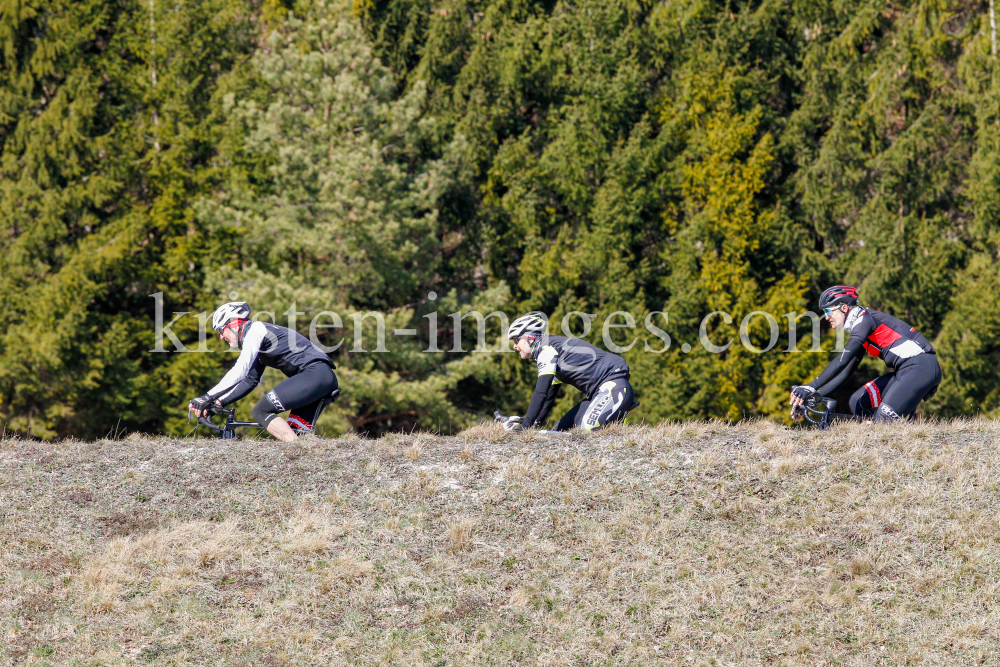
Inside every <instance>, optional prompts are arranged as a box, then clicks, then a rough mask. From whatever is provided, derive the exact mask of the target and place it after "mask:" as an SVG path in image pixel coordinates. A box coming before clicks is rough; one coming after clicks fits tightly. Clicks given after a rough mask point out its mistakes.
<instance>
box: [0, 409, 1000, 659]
mask: <svg viewBox="0 0 1000 667" xmlns="http://www.w3.org/2000/svg"><path fill="white" fill-rule="evenodd" d="M998 484H1000V422H993V421H957V422H948V423H940V424H934V423H929V424H923V425H908V426H902V427H879V428H876V427H873V426H872V425H870V424H869V425H844V426H838V427H836V428H835V429H832V430H830V431H827V432H823V433H820V432H817V431H812V430H799V429H788V428H785V427H782V426H778V425H775V424H772V423H769V422H759V423H749V424H741V425H737V426H728V425H723V424H716V423H707V424H706V423H701V424H685V425H679V424H674V425H662V426H658V427H655V428H652V427H634V426H632V427H620V428H618V429H616V430H613V431H611V432H605V433H601V434H598V435H593V436H588V435H584V434H571V435H566V436H556V435H542V434H537V433H526V434H517V435H508V434H504V433H503V432H502V431H501V430H498V429H496V428H495V427H493V426H492V425H483V426H479V427H475V428H472V429H470V430H468V431H466V432H464V433H463V434H461V435H459V436H457V437H451V438H442V437H434V436H430V435H421V434H414V435H390V436H387V437H385V438H382V439H380V440H363V439H360V438H357V437H346V438H341V439H337V440H323V439H312V438H310V439H308V440H303V441H300V442H298V443H295V444H293V445H283V444H279V443H275V442H272V441H269V440H239V441H236V442H232V443H229V444H223V443H222V442H221V441H215V440H180V439H167V438H131V439H126V440H116V441H112V440H108V441H102V442H96V443H82V442H63V443H58V444H51V445H50V444H43V443H38V442H29V441H22V440H11V439H8V440H4V441H2V442H0V517H2V519H0V521H2V524H0V637H2V644H0V664H4V665H11V664H17V665H43V664H48V665H95V666H96V665H145V664H148V665H285V664H294V665H341V664H359V665H427V666H445V665H449V666H450V665H740V666H743V665H833V664H837V665H910V664H912V665H971V664H994V665H995V664H1000V587H998V577H1000V545H998V540H1000V525H998V523H1000V522H998V517H1000V488H998Z"/></svg>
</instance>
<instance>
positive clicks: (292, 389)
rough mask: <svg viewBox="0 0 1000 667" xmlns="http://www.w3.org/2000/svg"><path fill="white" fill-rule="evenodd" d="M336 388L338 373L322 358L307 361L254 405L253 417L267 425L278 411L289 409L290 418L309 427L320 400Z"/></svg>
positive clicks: (313, 423)
mask: <svg viewBox="0 0 1000 667" xmlns="http://www.w3.org/2000/svg"><path fill="white" fill-rule="evenodd" d="M336 388H337V376H336V375H334V374H333V369H332V368H330V366H329V365H327V364H324V363H322V362H316V363H312V364H309V365H308V366H306V367H305V368H303V369H302V372H300V373H296V374H295V375H293V376H292V377H290V378H288V379H287V380H285V381H284V382H282V383H281V384H279V385H278V386H276V387H275V388H274V389H272V390H271V391H269V392H267V393H266V394H264V397H263V398H261V399H260V400H259V401H257V405H255V406H254V407H253V418H254V419H255V420H256V421H257V423H258V424H260V425H261V426H264V427H267V425H268V424H270V423H271V420H273V419H274V418H275V417H277V416H278V413H279V412H284V411H285V410H291V414H290V415H289V419H291V418H295V420H296V421H298V422H302V421H304V422H305V424H306V426H305V427H304V428H303V427H300V428H302V430H311V429H312V427H313V426H315V425H316V418H317V417H318V416H319V410H320V407H321V406H322V404H323V401H324V400H325V399H326V398H327V397H329V396H330V394H332V393H333V390H334V389H336Z"/></svg>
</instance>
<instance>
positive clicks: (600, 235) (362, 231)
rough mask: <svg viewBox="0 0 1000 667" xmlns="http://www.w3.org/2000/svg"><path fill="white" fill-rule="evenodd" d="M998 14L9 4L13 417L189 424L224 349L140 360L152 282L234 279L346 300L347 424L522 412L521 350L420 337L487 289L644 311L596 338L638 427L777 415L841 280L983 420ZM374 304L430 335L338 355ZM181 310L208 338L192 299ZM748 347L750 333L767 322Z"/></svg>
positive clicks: (99, 431) (513, 303)
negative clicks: (718, 348)
mask: <svg viewBox="0 0 1000 667" xmlns="http://www.w3.org/2000/svg"><path fill="white" fill-rule="evenodd" d="M986 7H987V6H986V5H985V4H983V5H974V4H972V5H970V4H968V3H961V2H957V1H956V0H919V1H912V2H904V3H902V4H899V3H897V4H893V5H889V4H886V3H884V2H882V1H881V0H864V1H863V2H861V3H860V4H858V3H856V2H855V3H848V2H844V1H843V0H826V1H821V0H792V1H791V2H784V1H779V0H763V1H761V2H755V3H742V4H740V3H737V4H733V3H724V2H720V1H717V0H697V1H695V2H688V3H676V2H671V3H652V2H646V1H645V0H638V1H637V0H622V1H616V2H606V1H598V0H581V1H580V2H575V3H567V2H559V1H555V0H552V1H546V2H527V1H525V0H471V1H466V2H457V1H456V0H357V1H354V2H347V1H346V0H330V1H329V2H324V1H321V0H298V1H292V0H262V1H261V2H259V3H258V2H252V3H249V4H248V3H245V2H236V1H235V0H202V1H199V2H195V1H194V0H179V1H178V2H172V3H168V4H163V3H160V2H153V3H152V4H150V3H149V2H147V1H146V0H143V1H142V2H138V1H137V0H120V1H116V2H96V1H94V0H79V1H74V2H66V1H65V0H59V1H56V2H45V3H42V2H38V1H35V0H31V1H26V2H21V3H16V4H15V5H12V6H11V8H8V9H5V10H4V11H2V12H0V59H2V61H0V171H2V179H0V214H2V215H0V325H2V327H0V418H2V420H3V421H4V422H5V424H6V428H8V429H9V430H14V431H17V432H20V433H25V434H31V435H34V436H39V437H54V436H60V435H76V436H83V437H95V436H101V435H104V434H106V433H108V432H113V431H114V430H115V428H116V427H117V428H119V429H121V428H125V429H143V430H151V431H156V430H159V431H163V430H169V431H174V432H180V430H181V429H182V428H183V406H184V404H185V402H186V399H187V398H189V397H191V396H193V395H196V394H198V393H201V392H202V391H204V389H205V387H207V386H209V385H210V384H211V383H212V382H213V381H214V380H215V379H216V378H217V377H218V376H219V375H220V374H221V373H222V372H223V371H224V369H225V365H226V364H227V363H228V361H229V360H230V359H231V358H232V357H231V355H229V354H224V353H222V346H221V344H220V343H219V341H217V340H212V341H209V342H207V346H208V348H210V349H211V350H214V351H215V353H214V354H162V353H155V352H151V351H150V350H151V349H152V348H153V333H152V332H153V325H152V317H153V307H152V302H153V299H151V298H150V296H149V295H150V294H153V293H157V292H163V293H164V303H165V307H166V308H165V309H166V311H167V313H168V316H167V317H168V319H169V312H171V311H175V310H176V311H194V312H195V313H197V312H198V311H206V312H207V311H211V310H212V309H213V308H214V307H215V306H216V305H217V304H218V303H220V302H222V301H226V300H229V294H230V293H231V292H234V291H235V292H237V293H238V294H239V296H240V298H241V299H243V298H245V299H247V300H249V301H250V302H251V303H252V304H254V306H255V307H257V308H258V309H260V310H264V311H274V317H275V319H276V320H277V321H279V322H280V323H285V322H286V320H287V317H288V315H287V314H286V313H288V312H294V313H298V314H297V315H296V318H297V319H296V326H298V327H299V328H300V330H302V331H303V332H304V333H308V323H309V322H310V320H311V319H312V318H313V317H314V316H315V315H316V314H318V313H320V312H322V311H333V312H336V313H337V314H338V315H339V316H340V317H341V318H342V319H343V320H344V322H343V323H344V327H343V328H342V330H340V331H337V330H334V329H327V330H325V333H321V334H320V338H321V339H322V340H323V342H324V343H326V344H328V345H331V346H333V345H335V344H336V342H337V341H338V340H339V339H340V338H341V337H346V341H345V342H344V344H343V345H341V347H339V348H337V350H336V351H335V352H333V355H334V357H335V360H336V362H337V364H338V366H339V368H338V375H339V377H340V378H341V381H342V384H343V385H344V386H345V387H346V388H347V391H346V392H345V398H344V399H343V400H342V401H341V402H340V403H339V404H338V405H337V406H336V407H335V409H333V410H331V411H330V414H329V415H327V417H326V428H328V429H330V430H332V431H338V432H339V431H343V430H346V429H348V428H355V429H358V430H361V431H365V432H369V433H378V432H382V431H384V430H389V429H398V428H412V427H421V428H433V429H440V430H453V429H456V428H459V427H460V426H462V425H463V424H466V423H469V422H470V421H474V420H476V419H479V418H481V417H483V416H485V415H489V414H490V413H491V411H492V409H494V408H500V409H504V410H507V411H516V410H522V409H523V407H524V404H525V402H526V400H527V397H528V395H529V394H530V390H531V385H532V384H533V381H534V378H533V375H534V374H533V373H532V372H531V370H532V369H531V368H530V367H529V365H527V364H524V363H523V362H521V361H520V360H519V359H517V358H516V356H515V355H511V354H507V355H497V354H483V353H468V352H467V353H443V352H442V353H435V354H428V353H423V351H422V350H423V349H424V348H425V346H426V345H427V341H426V335H427V334H426V331H427V322H428V319H427V317H426V316H428V315H430V314H431V313H433V312H437V313H438V317H439V333H438V342H439V344H440V347H441V349H449V348H450V347H451V346H452V343H453V338H454V329H453V324H452V320H451V318H449V317H448V314H449V313H452V312H456V311H458V312H463V313H464V312H468V311H470V310H473V309H479V310H481V311H482V312H484V313H487V312H490V311H493V310H495V309H502V310H505V311H506V312H507V313H509V314H511V315H513V314H515V311H523V310H527V309H541V310H545V311H546V312H549V313H550V314H551V315H552V319H553V322H554V323H555V325H556V326H555V328H556V329H558V328H559V323H560V322H561V320H562V318H563V317H564V316H566V315H568V314H570V313H572V312H574V311H576V312H583V313H593V314H596V315H597V317H596V318H595V319H594V322H595V323H596V324H597V326H595V327H594V329H593V330H592V331H590V332H589V334H587V337H588V338H589V339H590V340H591V341H592V342H595V343H596V344H598V345H604V344H605V343H604V340H603V338H604V337H603V335H602V334H603V333H604V332H602V330H601V327H600V323H601V322H602V321H603V320H604V318H605V317H607V316H609V315H611V314H612V313H615V312H616V311H627V312H629V313H631V314H632V315H634V316H635V323H636V327H637V328H636V329H634V330H628V329H624V330H617V331H615V332H613V333H612V334H611V336H612V339H613V340H614V341H616V344H618V345H624V346H628V344H629V343H630V342H631V341H632V340H635V341H636V342H635V344H634V345H633V346H632V347H630V348H629V349H628V351H627V352H625V353H624V354H625V356H626V357H627V358H628V360H629V363H630V365H631V366H632V369H633V376H632V377H633V383H634V385H635V386H636V388H637V391H638V395H639V397H640V398H641V400H642V401H643V408H642V411H641V412H640V413H637V415H636V416H638V417H643V418H645V419H648V420H650V421H658V420H662V419H683V418H690V417H713V416H714V417H722V418H726V419H738V418H740V417H742V416H744V415H751V414H780V413H783V412H784V411H785V399H786V396H787V388H788V385H790V384H794V383H798V382H802V381H804V380H806V379H808V378H810V377H811V376H812V375H813V374H814V373H815V372H816V371H817V370H818V369H820V368H822V367H823V365H824V364H825V363H826V361H827V360H828V358H829V357H828V353H812V352H809V351H808V350H809V348H810V346H811V345H812V336H811V335H804V334H805V332H806V331H807V330H808V329H809V326H808V320H803V322H804V323H805V324H804V325H802V326H800V335H799V337H798V341H797V343H796V348H797V349H798V350H799V351H798V352H784V350H785V348H786V346H787V340H788V339H787V335H788V331H787V327H788V324H787V320H786V319H785V318H784V317H783V315H784V314H785V313H788V312H794V313H800V312H802V311H803V310H806V309H808V308H809V307H810V305H811V304H813V303H814V300H815V297H816V295H818V293H819V291H820V290H821V289H822V288H823V287H825V286H826V285H828V284H830V283H832V282H849V283H854V284H858V285H860V287H861V294H862V297H863V301H864V302H866V303H868V304H870V305H871V306H873V307H876V308H880V309H884V310H886V311H888V312H890V313H893V314H895V315H897V316H899V317H902V318H903V319H904V320H906V321H908V322H911V323H912V324H913V325H914V326H916V327H918V328H920V330H921V331H923V332H924V333H925V334H927V335H928V337H930V338H931V339H932V340H934V341H936V345H937V346H938V349H939V357H940V359H941V361H942V365H943V367H944V372H945V382H944V384H943V385H942V388H941V391H940V392H939V394H938V396H937V397H935V399H934V401H933V402H932V403H931V405H930V407H931V408H932V409H933V410H935V411H936V412H937V413H938V414H943V415H944V414H946V415H951V414H970V413H975V412H979V411H982V412H985V413H990V414H993V413H994V412H996V411H997V410H1000V400H998V399H997V397H996V394H997V392H998V391H1000V389H998V387H1000V385H998V384H997V381H996V379H995V377H994V376H995V373H993V372H992V371H993V369H995V367H996V363H995V362H996V360H995V359H994V358H993V357H995V356H996V354H995V352H996V347H997V340H996V336H994V335H993V334H992V331H993V330H995V329H996V328H997V327H996V326H995V325H996V324H997V323H996V322H994V319H995V318H993V317H992V315H991V313H993V312H996V311H997V310H998V305H1000V304H998V303H997V296H996V294H997V293H998V291H997V289H996V287H997V285H996V282H997V274H996V270H995V268H994V267H995V265H996V260H997V253H998V244H1000V194H998V191H1000V188H998V186H1000V176H998V173H1000V130H998V127H1000V125H998V118H1000V115H998V114H1000V105H998V93H997V91H998V86H997V58H996V56H994V55H993V54H992V48H991V37H990V27H989V20H988V15H987V14H986V11H987V9H986ZM151 10H152V13H151ZM431 291H435V292H437V293H438V294H439V295H440V298H438V299H437V300H430V299H428V293H429V292H431ZM293 305H294V308H295V310H293V311H289V308H290V307H291V306H293ZM370 310H379V311H382V312H384V313H385V315H386V328H387V329H388V330H390V331H391V330H392V329H394V328H400V329H406V328H416V329H418V330H419V331H420V332H421V335H420V336H419V337H417V338H391V337H390V338H391V345H389V351H387V352H384V353H381V352H380V353H365V354H360V353H352V352H351V351H350V350H351V349H352V348H353V326H354V325H353V322H352V321H351V318H350V317H349V316H350V315H351V314H352V313H358V314H364V313H366V312H368V311H370ZM713 311H727V312H729V313H731V314H732V316H733V318H734V319H733V321H732V323H730V324H727V323H725V322H724V321H723V320H722V319H721V318H720V317H714V318H712V319H711V320H709V321H708V325H707V330H706V333H707V335H708V337H709V338H710V339H711V340H712V341H715V342H716V343H717V344H724V343H725V342H726V341H727V340H730V339H732V340H733V344H732V346H731V347H729V348H728V349H727V350H726V351H725V352H724V353H722V354H709V353H708V352H706V351H705V350H704V349H703V348H702V347H701V345H700V344H699V343H698V336H699V327H700V325H701V323H702V322H703V320H704V318H705V317H706V315H708V314H709V313H712V312H713ZM754 311H766V312H769V313H771V314H773V315H774V316H775V317H776V318H777V324H778V327H779V337H778V341H777V343H776V345H775V347H774V349H772V350H771V351H769V352H767V353H764V354H756V353H754V352H751V351H749V350H747V349H746V347H744V346H743V345H742V344H741V342H740V323H741V322H742V321H743V318H745V317H747V316H748V315H750V314H751V313H753V312H754ZM660 312H666V313H667V315H666V321H665V322H664V319H663V316H662V315H659V314H657V313H660ZM647 317H648V318H652V320H651V321H653V322H654V323H656V324H657V325H658V326H660V327H661V328H663V329H664V330H665V331H667V332H668V333H669V335H670V337H671V340H672V344H671V346H670V347H669V348H668V349H665V350H664V349H663V343H662V341H660V340H659V339H658V338H656V337H654V336H652V335H651V334H650V333H649V332H648V331H645V330H644V329H643V322H644V318H647ZM326 321H327V322H328V321H330V320H329V319H327V320H326ZM574 321H575V322H577V325H574V326H578V324H579V320H578V319H575V320H574ZM464 324H465V327H464V328H463V333H461V334H460V335H459V338H460V340H461V341H462V342H463V345H464V349H465V350H467V351H468V350H470V349H471V348H472V346H473V345H474V343H475V335H474V333H473V332H472V331H470V329H473V328H474V327H473V326H471V325H472V324H473V323H472V322H471V321H469V320H466V321H465V323H464ZM500 328H501V324H500V323H499V322H498V321H497V320H496V319H492V320H489V326H488V331H489V336H488V338H489V341H490V342H491V345H492V347H494V348H495V346H496V344H497V340H498V334H499V333H500ZM362 329H363V332H362V333H363V337H364V340H365V346H366V348H367V349H370V348H371V346H372V344H373V342H374V321H373V320H372V319H371V318H369V319H367V320H365V321H364V324H363V326H362ZM575 330H576V331H578V332H579V329H575ZM174 331H175V332H176V333H177V335H178V336H179V337H180V338H181V340H183V341H184V342H185V343H187V344H191V345H197V344H198V342H197V321H196V319H195V317H193V316H189V317H187V318H183V319H182V320H181V321H180V322H179V323H178V324H176V325H175V326H174ZM557 332H558V331H557ZM559 333H561V332H559ZM746 336H747V337H748V340H749V341H750V342H751V343H752V344H753V345H754V346H756V347H757V348H764V347H766V346H767V345H768V343H769V342H770V338H771V331H770V328H769V326H768V323H767V321H766V320H765V318H764V317H763V316H760V315H757V316H754V317H752V318H751V319H750V320H749V326H748V329H747V331H746ZM418 338H419V340H418ZM822 341H823V343H822V344H823V347H824V349H826V350H831V349H832V348H833V345H834V344H833V342H832V336H830V335H829V334H826V335H824V336H823V337H822ZM684 343H687V344H689V345H691V346H692V348H693V349H692V350H691V351H690V352H687V353H686V352H683V351H682V349H681V346H682V344H684ZM872 372H875V368H874V367H869V366H868V365H866V366H865V367H864V369H863V372H862V373H861V374H859V377H858V381H861V380H863V379H865V377H867V375H866V374H869V373H872ZM279 379H280V378H279V377H277V376H271V375H269V376H268V377H267V378H266V380H265V383H264V384H271V383H273V382H274V381H277V380H279ZM265 388H266V387H264V386H262V387H261V388H259V390H258V393H259V392H261V391H263V390H264V389H265ZM846 390H849V387H847V388H845V391H846ZM577 398H578V396H577V395H576V394H574V393H572V392H567V395H566V396H564V397H563V399H562V401H563V402H562V404H561V407H565V406H566V405H568V404H569V403H570V402H571V401H573V400H576V399H577ZM244 403H247V404H248V403H250V401H249V400H247V401H244ZM249 407H250V406H249V405H241V410H244V411H248V410H249ZM119 425H120V426H119Z"/></svg>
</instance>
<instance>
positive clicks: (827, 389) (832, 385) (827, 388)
mask: <svg viewBox="0 0 1000 667" xmlns="http://www.w3.org/2000/svg"><path fill="white" fill-rule="evenodd" d="M860 363H861V358H860V357H854V358H853V359H852V360H851V361H850V363H848V364H847V366H846V367H845V368H844V370H842V371H840V373H838V374H837V377H835V378H833V379H832V380H830V381H829V382H827V383H826V384H824V385H821V386H818V387H817V386H816V385H811V386H813V387H815V389H816V393H818V394H819V395H820V396H829V395H830V394H832V393H833V391H834V390H835V389H836V388H837V387H839V386H840V385H842V384H843V383H844V380H846V379H847V378H849V377H851V374H852V373H853V372H854V370H855V369H856V368H857V367H858V364H860ZM818 379H819V378H817V381H818Z"/></svg>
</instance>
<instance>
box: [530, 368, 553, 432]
mask: <svg viewBox="0 0 1000 667" xmlns="http://www.w3.org/2000/svg"><path fill="white" fill-rule="evenodd" d="M558 391H559V383H558V382H557V381H556V376H555V375H539V376H538V382H537V383H535V393H534V394H532V395H531V403H529V404H528V412H527V414H525V415H524V420H523V421H522V422H521V423H522V424H523V425H524V427H525V428H531V427H533V426H536V425H538V424H541V423H543V422H544V421H545V419H546V418H547V417H548V416H549V412H551V411H552V404H553V403H555V401H556V393H558Z"/></svg>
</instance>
